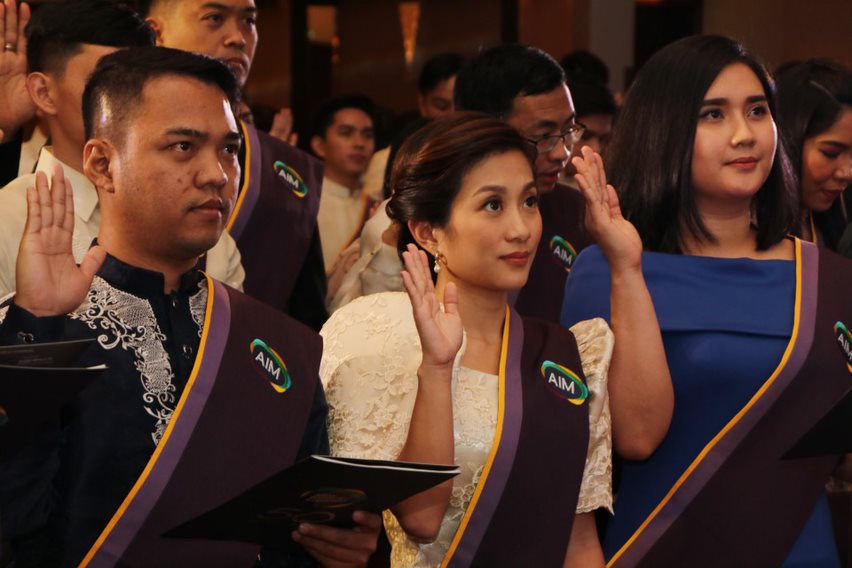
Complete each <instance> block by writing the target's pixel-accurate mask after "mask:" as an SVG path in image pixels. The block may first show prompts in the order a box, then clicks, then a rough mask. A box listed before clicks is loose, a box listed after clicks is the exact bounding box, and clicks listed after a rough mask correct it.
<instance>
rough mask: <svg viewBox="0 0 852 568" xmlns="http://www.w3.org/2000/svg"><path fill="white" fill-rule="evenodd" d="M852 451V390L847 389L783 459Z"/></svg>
mask: <svg viewBox="0 0 852 568" xmlns="http://www.w3.org/2000/svg"><path fill="white" fill-rule="evenodd" d="M850 452H852V390H850V391H847V393H846V395H845V396H844V397H843V398H842V399H840V402H838V403H837V404H835V405H834V407H832V409H831V410H829V411H828V412H827V413H826V414H825V415H824V416H823V417H822V418H820V420H819V421H818V422H817V423H816V424H815V425H814V426H813V427H811V428H810V429H809V430H808V431H807V432H806V433H805V434H804V435H803V436H802V437H801V438H800V439H799V441H798V442H796V443H795V444H794V445H793V447H792V448H790V450H788V451H787V453H786V454H784V456H783V459H787V460H789V459H799V458H809V457H816V456H825V455H835V454H836V455H840V454H847V453H850Z"/></svg>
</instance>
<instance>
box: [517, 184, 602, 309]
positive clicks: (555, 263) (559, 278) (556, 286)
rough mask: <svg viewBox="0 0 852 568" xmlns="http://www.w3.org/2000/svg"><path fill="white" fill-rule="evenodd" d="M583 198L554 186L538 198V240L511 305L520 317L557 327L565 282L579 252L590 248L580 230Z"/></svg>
mask: <svg viewBox="0 0 852 568" xmlns="http://www.w3.org/2000/svg"><path fill="white" fill-rule="evenodd" d="M585 206H586V203H585V200H584V199H583V195H582V194H581V193H580V192H579V191H577V190H576V189H574V188H572V187H568V186H567V185H562V184H557V186H556V187H555V188H554V189H553V191H551V192H549V193H545V194H544V195H542V196H541V200H540V202H539V211H541V223H542V233H541V240H540V241H539V243H538V248H537V249H536V253H535V260H534V261H533V264H532V267H531V268H530V276H529V279H528V280H527V283H526V285H525V286H524V287H523V288H521V290H520V292H519V293H518V297H517V300H516V301H515V304H514V305H515V309H516V310H518V312H519V313H521V314H522V315H524V316H530V317H536V318H541V319H543V320H546V321H549V322H553V323H557V324H558V323H559V315H560V313H561V311H562V297H563V296H564V295H565V280H566V279H567V278H568V273H569V272H571V266H572V265H573V264H574V259H576V258H577V255H578V254H580V251H581V250H583V249H584V248H586V247H587V246H589V245H590V244H592V241H591V239H590V238H589V237H588V236H587V235H586V232H585V230H584V229H583V212H584V211H585Z"/></svg>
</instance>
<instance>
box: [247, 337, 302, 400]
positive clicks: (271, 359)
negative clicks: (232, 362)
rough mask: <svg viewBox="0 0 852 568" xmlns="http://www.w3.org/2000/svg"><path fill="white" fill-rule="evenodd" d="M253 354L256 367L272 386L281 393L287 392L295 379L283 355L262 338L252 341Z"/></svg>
mask: <svg viewBox="0 0 852 568" xmlns="http://www.w3.org/2000/svg"><path fill="white" fill-rule="evenodd" d="M251 356H252V359H253V362H254V368H255V369H257V371H258V372H259V373H260V374H261V376H263V377H264V378H266V379H268V380H269V382H270V383H272V388H274V389H275V391H276V392H279V393H285V392H287V389H289V388H290V386H292V384H293V380H292V379H291V378H290V373H289V371H287V365H285V364H284V361H283V360H282V359H281V356H280V355H279V354H278V353H276V351H275V350H274V349H273V348H271V347H270V346H268V345H267V344H266V343H264V342H263V340H261V339H255V340H254V341H252V342H251Z"/></svg>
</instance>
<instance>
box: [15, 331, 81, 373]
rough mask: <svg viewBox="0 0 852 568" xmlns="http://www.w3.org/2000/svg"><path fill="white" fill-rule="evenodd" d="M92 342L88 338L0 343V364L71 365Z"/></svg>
mask: <svg viewBox="0 0 852 568" xmlns="http://www.w3.org/2000/svg"><path fill="white" fill-rule="evenodd" d="M94 343H95V340H94V339H91V338H90V339H72V340H70V341H51V342H47V343H21V344H16V345H0V366H12V367H35V368H43V367H66V366H68V367H71V366H73V363H74V362H76V361H77V359H79V358H80V356H81V355H82V354H83V352H84V351H85V350H86V349H88V348H89V347H90V346H91V345H92V344H94Z"/></svg>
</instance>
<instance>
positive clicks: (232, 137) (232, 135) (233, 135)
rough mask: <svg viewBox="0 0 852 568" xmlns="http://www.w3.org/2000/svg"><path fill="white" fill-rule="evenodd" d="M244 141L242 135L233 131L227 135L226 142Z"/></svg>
mask: <svg viewBox="0 0 852 568" xmlns="http://www.w3.org/2000/svg"><path fill="white" fill-rule="evenodd" d="M242 139H243V137H242V136H240V133H239V132H235V131H233V130H232V131H230V132H228V133H227V134H225V140H233V141H242Z"/></svg>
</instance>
